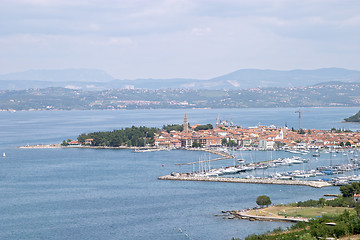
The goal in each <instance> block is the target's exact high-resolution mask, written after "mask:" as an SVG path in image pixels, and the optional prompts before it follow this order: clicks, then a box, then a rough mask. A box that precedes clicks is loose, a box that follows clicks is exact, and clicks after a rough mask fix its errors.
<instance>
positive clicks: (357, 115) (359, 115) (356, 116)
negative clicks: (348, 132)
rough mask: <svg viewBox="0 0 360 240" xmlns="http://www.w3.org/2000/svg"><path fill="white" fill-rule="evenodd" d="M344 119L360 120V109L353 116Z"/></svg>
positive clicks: (346, 120) (350, 120)
mask: <svg viewBox="0 0 360 240" xmlns="http://www.w3.org/2000/svg"><path fill="white" fill-rule="evenodd" d="M344 120H345V122H360V111H359V112H358V113H357V114H355V115H353V116H351V117H348V118H345V119H344Z"/></svg>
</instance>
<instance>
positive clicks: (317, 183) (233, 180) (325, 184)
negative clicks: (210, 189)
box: [158, 173, 333, 188]
mask: <svg viewBox="0 0 360 240" xmlns="http://www.w3.org/2000/svg"><path fill="white" fill-rule="evenodd" d="M158 179H159V180H177V181H201V182H229V183H253V184H276V185H299V186H309V187H313V188H322V187H330V186H333V185H332V184H330V183H328V182H324V181H302V180H280V179H270V178H230V177H201V176H189V175H187V174H179V173H177V174H172V175H165V176H161V177H159V178H158Z"/></svg>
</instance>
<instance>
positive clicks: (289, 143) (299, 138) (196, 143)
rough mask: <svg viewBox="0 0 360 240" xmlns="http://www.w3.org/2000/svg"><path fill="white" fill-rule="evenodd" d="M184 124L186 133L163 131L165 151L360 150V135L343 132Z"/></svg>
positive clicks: (161, 139) (157, 141)
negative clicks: (236, 149)
mask: <svg viewBox="0 0 360 240" xmlns="http://www.w3.org/2000/svg"><path fill="white" fill-rule="evenodd" d="M183 125H184V130H183V131H176V130H171V131H165V130H163V131H161V133H160V134H159V136H158V137H156V138H155V142H154V145H155V146H156V147H157V148H162V149H165V148H169V149H176V148H182V147H185V148H187V147H205V148H210V147H219V146H228V147H239V148H243V149H244V150H246V149H249V150H251V149H260V150H276V149H278V150H319V149H339V148H344V147H346V148H358V147H360V132H352V131H349V130H341V129H331V130H317V129H309V130H303V129H300V130H296V129H289V128H288V127H276V126H255V127H250V128H242V127H240V126H235V125H233V123H232V122H231V121H226V120H223V121H220V120H218V121H217V123H216V126H215V128H211V127H207V125H199V124H196V125H193V126H188V127H187V125H188V118H187V116H186V114H185V117H184V124H183ZM204 128H205V129H204ZM200 129H202V130H200Z"/></svg>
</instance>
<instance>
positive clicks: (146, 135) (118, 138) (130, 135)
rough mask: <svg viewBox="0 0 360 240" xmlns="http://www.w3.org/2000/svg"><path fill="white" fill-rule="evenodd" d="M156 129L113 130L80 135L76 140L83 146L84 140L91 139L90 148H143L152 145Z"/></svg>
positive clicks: (132, 128)
mask: <svg viewBox="0 0 360 240" xmlns="http://www.w3.org/2000/svg"><path fill="white" fill-rule="evenodd" d="M158 131H159V129H157V128H147V127H135V126H132V127H131V128H125V129H120V130H114V131H110V132H93V133H88V134H85V133H83V134H81V135H80V136H79V137H78V138H77V139H78V141H79V142H80V143H81V144H85V140H86V139H93V140H92V141H91V145H92V146H109V147H119V146H128V147H131V146H136V147H143V146H145V145H147V144H153V143H154V137H155V134H156V133H157V132H158Z"/></svg>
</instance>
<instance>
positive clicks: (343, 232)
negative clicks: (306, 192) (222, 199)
mask: <svg viewBox="0 0 360 240" xmlns="http://www.w3.org/2000/svg"><path fill="white" fill-rule="evenodd" d="M340 192H341V196H338V197H336V198H334V199H331V200H325V199H324V198H320V199H319V200H313V199H310V200H307V201H303V202H301V201H300V202H297V203H291V204H288V205H286V206H284V205H279V206H272V207H269V208H266V209H260V210H254V211H252V212H248V213H249V214H250V215H256V214H262V215H264V216H283V217H302V218H308V219H309V222H298V223H296V224H294V225H292V226H291V227H288V228H287V229H281V228H277V229H274V230H273V231H271V232H270V231H269V232H267V233H264V234H261V235H255V234H253V235H250V236H248V237H246V238H245V240H265V239H266V240H272V239H274V240H275V239H276V240H279V239H281V240H287V239H289V240H290V239H303V240H305V239H306V240H312V239H314V240H315V239H325V238H335V239H338V238H341V237H344V236H351V235H356V234H360V203H359V202H355V201H354V199H353V196H354V194H358V193H360V183H352V184H349V185H346V186H342V187H341V188H340ZM233 240H236V238H233Z"/></svg>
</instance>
